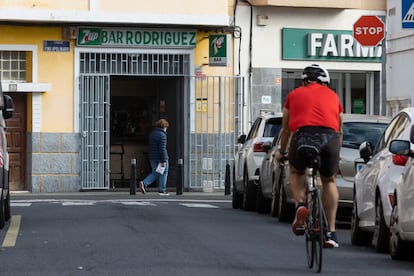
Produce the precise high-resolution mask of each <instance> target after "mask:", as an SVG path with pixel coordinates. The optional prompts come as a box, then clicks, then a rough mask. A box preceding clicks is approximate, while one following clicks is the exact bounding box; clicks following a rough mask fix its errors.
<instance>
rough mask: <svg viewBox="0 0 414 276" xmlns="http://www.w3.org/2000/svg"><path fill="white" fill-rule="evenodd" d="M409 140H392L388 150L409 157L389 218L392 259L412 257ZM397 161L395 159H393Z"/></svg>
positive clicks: (413, 158)
mask: <svg viewBox="0 0 414 276" xmlns="http://www.w3.org/2000/svg"><path fill="white" fill-rule="evenodd" d="M413 142H414V133H411V135H410V140H393V141H391V144H390V152H391V153H393V154H395V156H407V157H410V158H409V160H408V161H407V163H406V165H405V167H404V170H403V173H402V174H401V176H400V178H399V179H398V181H397V184H396V185H395V191H394V201H393V204H392V211H391V219H390V255H391V258H392V259H394V260H411V259H412V258H413V257H414V216H413V214H414V200H413V199H414V151H413V150H412V149H411V144H412V143H413ZM393 161H394V162H398V160H397V159H394V160H393Z"/></svg>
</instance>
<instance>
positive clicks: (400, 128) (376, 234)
mask: <svg viewBox="0 0 414 276" xmlns="http://www.w3.org/2000/svg"><path fill="white" fill-rule="evenodd" d="M413 124H414V108H405V109H403V110H401V111H400V112H399V113H398V114H397V115H395V116H394V118H393V119H392V121H391V122H390V123H389V125H388V126H387V128H386V129H385V131H384V133H383V135H382V136H381V138H380V140H379V141H378V143H377V144H376V146H375V148H374V149H372V145H371V144H370V143H363V144H361V147H360V154H361V158H363V159H364V162H365V164H364V165H363V167H362V169H361V170H360V171H358V172H357V174H356V175H355V178H354V201H353V207H352V216H351V242H352V244H354V245H369V244H371V243H373V245H374V247H375V249H376V251H377V252H388V250H389V235H390V232H389V223H390V216H391V209H392V202H393V200H394V189H395V185H396V183H397V181H398V178H399V177H400V175H401V173H402V172H403V170H404V166H405V162H406V160H407V158H400V156H396V155H393V154H392V153H391V152H390V151H389V146H390V143H391V141H392V140H394V139H403V140H409V139H410V135H411V133H412V126H413Z"/></svg>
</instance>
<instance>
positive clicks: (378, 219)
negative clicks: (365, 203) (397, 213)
mask: <svg viewBox="0 0 414 276" xmlns="http://www.w3.org/2000/svg"><path fill="white" fill-rule="evenodd" d="M376 202H377V204H376V206H375V230H374V237H373V239H372V242H373V245H374V247H375V250H376V251H377V252H378V253H388V250H389V244H390V240H389V238H390V230H389V229H388V227H387V225H386V224H385V220H384V209H383V207H382V201H381V197H380V196H378V197H377V200H376Z"/></svg>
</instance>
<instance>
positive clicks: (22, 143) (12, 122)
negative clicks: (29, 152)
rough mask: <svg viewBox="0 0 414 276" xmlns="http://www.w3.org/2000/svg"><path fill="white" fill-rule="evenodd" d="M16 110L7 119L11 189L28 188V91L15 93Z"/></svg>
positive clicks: (13, 96) (12, 95)
mask: <svg viewBox="0 0 414 276" xmlns="http://www.w3.org/2000/svg"><path fill="white" fill-rule="evenodd" d="M10 96H11V97H12V98H13V104H14V112H13V116H12V117H11V118H10V119H7V121H6V125H7V132H6V137H7V148H8V152H9V172H10V176H9V184H10V190H12V191H22V190H26V189H27V187H26V184H25V183H26V181H25V180H26V179H25V175H26V133H27V129H26V125H27V123H26V120H27V111H26V101H27V94H26V93H13V94H11V95H10Z"/></svg>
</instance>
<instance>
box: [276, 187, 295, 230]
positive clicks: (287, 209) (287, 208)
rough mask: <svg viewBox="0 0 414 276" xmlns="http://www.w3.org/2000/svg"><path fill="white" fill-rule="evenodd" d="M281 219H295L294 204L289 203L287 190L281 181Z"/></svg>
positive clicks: (281, 220) (287, 220)
mask: <svg viewBox="0 0 414 276" xmlns="http://www.w3.org/2000/svg"><path fill="white" fill-rule="evenodd" d="M278 216H279V221H280V222H289V221H292V220H293V216H294V205H293V204H289V203H288V202H287V200H286V192H285V188H284V185H283V184H282V183H281V184H280V186H279V215H278Z"/></svg>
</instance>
